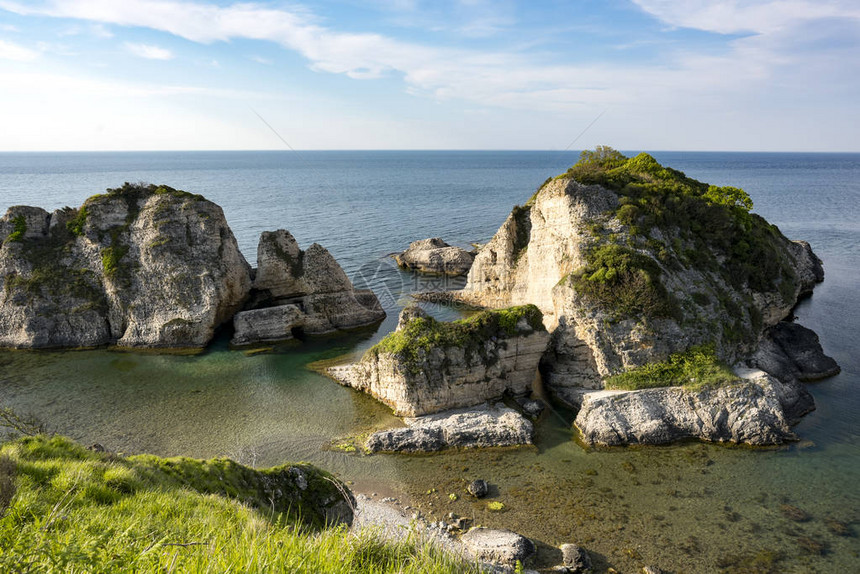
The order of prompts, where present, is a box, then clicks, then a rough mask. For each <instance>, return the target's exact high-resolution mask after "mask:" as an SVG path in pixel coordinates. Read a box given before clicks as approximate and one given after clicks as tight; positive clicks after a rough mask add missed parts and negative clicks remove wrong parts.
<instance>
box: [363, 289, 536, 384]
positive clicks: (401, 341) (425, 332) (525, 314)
mask: <svg viewBox="0 0 860 574" xmlns="http://www.w3.org/2000/svg"><path fill="white" fill-rule="evenodd" d="M522 320H525V326H523V325H522V323H521V321H522ZM545 330H546V328H545V327H544V325H543V314H542V313H541V312H540V309H538V308H537V307H536V306H534V305H522V306H518V307H509V308H507V309H493V310H488V311H482V312H480V313H476V314H475V315H472V316H471V317H468V318H466V319H460V320H458V321H452V322H444V321H437V320H435V319H434V318H432V317H417V318H415V319H412V320H411V321H409V323H407V324H406V326H404V328H403V329H402V330H400V331H395V332H393V333H389V334H388V335H387V336H386V337H385V338H384V339H382V340H381V341H380V342H379V343H377V344H376V345H375V346H373V347H371V348H370V349H368V350H367V352H366V353H365V357H373V356H376V355H377V354H378V353H391V354H394V355H398V356H400V357H401V358H403V359H405V361H406V363H407V365H408V366H409V367H411V368H412V370H420V364H421V361H422V356H423V355H424V354H425V353H427V352H429V351H430V350H432V349H434V348H445V347H462V348H464V349H466V350H467V356H469V355H470V354H471V352H478V353H481V352H482V351H483V350H485V343H486V342H487V341H489V340H491V339H492V338H494V337H495V338H498V337H512V336H515V335H520V334H522V335H525V334H528V333H531V332H533V331H545ZM488 360H489V359H488Z"/></svg>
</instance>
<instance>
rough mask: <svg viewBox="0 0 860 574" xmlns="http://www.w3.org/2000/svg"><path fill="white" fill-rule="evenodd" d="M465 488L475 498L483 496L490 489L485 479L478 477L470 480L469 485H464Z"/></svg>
mask: <svg viewBox="0 0 860 574" xmlns="http://www.w3.org/2000/svg"><path fill="white" fill-rule="evenodd" d="M466 490H468V491H469V494H471V495H472V496H474V497H475V498H484V497H485V496H487V493H488V492H489V491H490V487H489V485H488V484H487V481H486V480H483V479H481V478H479V479H477V480H473V481H472V482H470V483H469V486H467V487H466Z"/></svg>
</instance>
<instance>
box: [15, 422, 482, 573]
mask: <svg viewBox="0 0 860 574" xmlns="http://www.w3.org/2000/svg"><path fill="white" fill-rule="evenodd" d="M292 468H298V469H301V470H302V472H303V473H304V475H305V476H306V477H307V478H306V479H307V481H308V487H307V489H306V490H305V491H301V490H300V489H297V487H296V484H297V483H296V482H295V474H294V473H293V472H292V471H291V470H289V469H292ZM284 473H286V476H284ZM324 477H328V475H327V474H326V473H324V472H323V471H320V470H317V469H315V468H313V467H310V466H309V465H291V466H288V467H286V466H285V467H276V468H274V469H267V470H254V469H251V468H248V467H244V466H242V465H239V464H237V463H235V462H233V461H228V460H224V459H216V460H214V461H199V460H192V459H160V458H157V457H152V456H135V457H128V458H124V457H120V456H116V455H109V454H103V453H95V452H90V451H87V450H85V449H84V448H82V447H81V446H80V445H77V444H75V443H73V442H72V441H70V440H68V439H65V438H61V437H50V438H48V437H45V436H38V437H29V438H24V439H19V440H17V441H14V442H10V443H6V444H5V445H3V446H2V449H0V487H2V493H0V494H2V496H0V571H4V572H63V573H66V572H73V573H74V572H248V573H257V572H260V573H262V572H298V573H312V572H313V573H316V572H325V573H338V574H340V573H343V574H346V573H352V572H359V573H361V572H367V573H383V572H403V573H428V574H429V573H431V572H440V573H455V572H477V569H476V568H474V567H473V566H471V565H469V564H465V563H463V562H461V561H458V560H457V559H455V558H453V557H451V556H449V555H447V554H445V553H443V552H442V551H440V550H439V549H438V548H436V547H432V546H428V545H424V544H421V543H419V542H417V541H416V540H415V539H413V538H410V537H405V538H404V539H403V540H401V541H398V542H386V541H383V540H382V539H381V538H380V537H379V536H377V535H375V534H374V533H372V532H370V533H367V532H365V533H362V534H358V535H355V534H352V533H350V532H349V531H348V530H346V529H345V528H344V527H335V526H329V527H326V526H324V525H321V524H320V519H321V517H320V515H319V512H318V511H317V510H315V508H317V507H318V502H319V501H314V500H315V499H314V497H315V496H317V495H318V494H320V493H318V492H315V491H314V489H315V488H319V489H321V490H322V491H325V493H326V497H328V496H340V493H339V492H338V490H337V489H336V488H335V487H334V485H333V484H332V483H331V482H328V481H327V480H324ZM267 481H269V482H267ZM317 482H319V484H316V483H317ZM266 484H268V485H269V486H271V487H273V490H270V491H266V486H265V485H266ZM261 485H262V486H261ZM308 492H311V493H312V494H310V495H307V494H306V493H308ZM290 497H293V504H292V505H286V506H285V505H284V504H285V503H286V500H287V499H288V498H290ZM308 497H310V500H309V501H306V502H308V504H303V503H302V502H301V500H305V499H306V498H308ZM266 498H268V500H266Z"/></svg>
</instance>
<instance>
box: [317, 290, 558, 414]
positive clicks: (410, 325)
mask: <svg viewBox="0 0 860 574" xmlns="http://www.w3.org/2000/svg"><path fill="white" fill-rule="evenodd" d="M409 313H412V311H409ZM402 323H403V325H402V327H401V328H400V330H399V331H396V332H394V333H391V334H389V335H388V336H387V337H386V338H384V339H383V340H382V341H380V342H379V343H378V344H377V345H376V346H374V347H372V348H371V349H369V350H368V351H367V352H366V353H365V355H364V357H362V359H361V360H360V361H359V362H357V363H353V364H351V365H348V366H345V367H333V368H330V369H329V370H328V372H329V374H330V375H331V376H332V377H333V378H335V379H336V380H338V381H339V382H341V383H343V384H345V385H348V386H351V387H354V388H356V389H358V390H361V391H365V392H367V393H369V394H371V395H373V396H374V397H376V398H377V399H379V400H380V401H382V402H383V403H385V404H387V405H389V406H390V407H391V408H392V409H394V412H395V414H397V415H398V416H410V417H414V416H420V415H426V414H431V413H435V412H439V411H445V410H449V409H455V408H461V407H470V406H475V405H480V404H483V403H485V402H487V401H493V400H498V399H500V398H501V397H502V395H504V394H506V393H508V394H512V395H524V394H527V393H529V392H530V390H531V386H532V382H533V381H534V379H535V376H536V375H537V365H538V361H539V360H540V357H541V355H542V354H543V352H544V349H545V348H546V345H547V340H548V338H549V335H548V334H547V332H546V329H545V328H544V326H543V323H542V322H541V314H540V311H539V310H538V309H537V308H536V307H534V306H533V305H527V306H523V307H514V308H511V309H505V310H499V311H485V312H482V313H478V314H477V315H474V316H472V317H470V318H468V319H464V320H461V321H455V322H453V323H445V322H440V321H436V320H435V319H433V318H432V317H426V316H425V317H422V316H416V317H414V318H412V319H411V320H408V321H404V322H402Z"/></svg>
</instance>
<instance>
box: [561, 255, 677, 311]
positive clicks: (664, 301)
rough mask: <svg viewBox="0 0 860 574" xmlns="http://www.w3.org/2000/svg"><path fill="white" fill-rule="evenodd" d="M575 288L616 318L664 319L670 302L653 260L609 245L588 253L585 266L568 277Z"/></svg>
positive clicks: (671, 304)
mask: <svg viewBox="0 0 860 574" xmlns="http://www.w3.org/2000/svg"><path fill="white" fill-rule="evenodd" d="M571 280H572V281H573V285H574V288H575V289H576V291H577V292H578V293H581V294H583V295H586V296H588V297H590V298H591V299H593V300H594V301H597V302H598V303H600V304H601V305H604V306H605V307H606V308H607V309H610V310H612V312H613V313H614V315H615V318H616V319H619V318H622V317H629V316H632V315H639V316H646V317H662V316H667V315H669V314H671V313H672V311H673V303H672V301H671V300H670V298H669V295H668V294H667V293H666V289H665V288H664V287H663V285H662V284H661V283H660V267H659V266H658V265H657V264H656V263H655V262H654V260H653V259H651V258H650V257H647V256H645V255H642V254H641V253H638V252H636V251H634V250H632V249H630V248H627V247H624V246H622V245H618V244H614V243H609V244H603V245H600V246H598V247H595V248H594V249H592V250H591V251H590V252H589V253H588V264H587V265H586V266H585V267H582V268H580V269H578V270H577V271H576V272H574V273H573V274H572V275H571Z"/></svg>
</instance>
